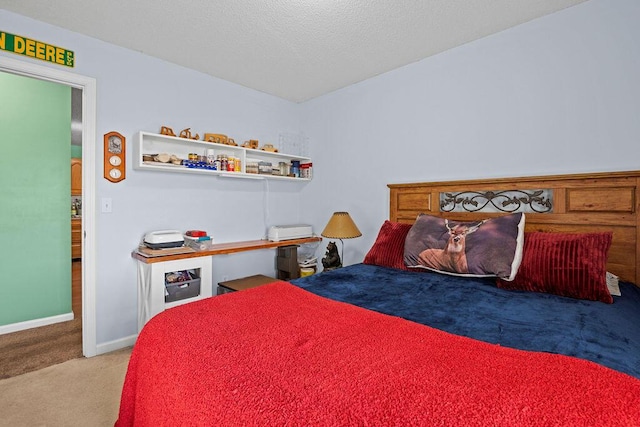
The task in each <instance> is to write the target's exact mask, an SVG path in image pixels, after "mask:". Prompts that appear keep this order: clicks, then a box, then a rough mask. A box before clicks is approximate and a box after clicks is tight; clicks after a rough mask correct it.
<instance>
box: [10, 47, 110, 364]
mask: <svg viewBox="0 0 640 427" xmlns="http://www.w3.org/2000/svg"><path fill="white" fill-rule="evenodd" d="M0 72H7V73H12V74H17V75H22V76H26V77H32V78H35V79H40V80H46V81H50V82H54V83H60V84H63V85H66V86H69V87H71V88H72V89H74V88H75V89H78V90H79V91H80V93H81V100H82V103H81V105H82V106H81V114H82V122H81V130H80V134H81V140H82V231H81V232H82V267H81V281H82V354H83V355H84V356H86V357H91V356H95V355H96V354H97V344H96V307H95V290H96V259H95V219H96V210H95V205H96V203H95V200H96V195H95V193H96V179H95V173H93V171H95V170H96V161H95V147H96V142H95V141H96V137H95V131H96V128H95V125H96V81H95V79H93V78H90V77H85V76H81V75H78V74H73V73H70V72H67V71H62V70H57V69H54V68H49V67H45V66H41V65H35V64H32V63H29V62H23V61H19V60H14V59H11V58H6V57H0Z"/></svg>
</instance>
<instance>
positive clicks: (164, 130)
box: [160, 126, 176, 136]
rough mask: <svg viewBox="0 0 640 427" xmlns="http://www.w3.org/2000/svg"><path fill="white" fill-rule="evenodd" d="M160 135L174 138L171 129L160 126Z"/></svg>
mask: <svg viewBox="0 0 640 427" xmlns="http://www.w3.org/2000/svg"><path fill="white" fill-rule="evenodd" d="M160 134H161V135H169V136H176V134H175V132H174V131H173V129H171V128H170V127H168V126H162V127H160Z"/></svg>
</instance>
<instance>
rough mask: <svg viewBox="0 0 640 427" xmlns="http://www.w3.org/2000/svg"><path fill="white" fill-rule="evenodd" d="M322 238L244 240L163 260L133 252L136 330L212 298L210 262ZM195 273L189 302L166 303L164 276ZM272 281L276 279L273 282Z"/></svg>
mask: <svg viewBox="0 0 640 427" xmlns="http://www.w3.org/2000/svg"><path fill="white" fill-rule="evenodd" d="M321 240H322V238H321V237H308V238H304V239H292V240H282V241H280V242H272V241H270V240H247V241H242V242H230V243H216V244H213V245H211V248H210V249H208V250H206V251H196V252H189V253H182V254H172V255H164V256H144V255H143V254H141V253H139V252H138V251H134V252H133V253H132V254H131V257H132V258H133V259H135V260H136V261H137V264H138V330H141V329H142V327H143V326H144V325H145V323H147V321H149V319H151V318H152V317H153V316H155V315H156V314H158V313H160V312H162V311H164V310H165V309H167V308H171V307H175V306H177V305H181V304H186V303H189V302H193V301H197V300H200V299H204V298H208V297H210V296H212V288H213V286H212V285H213V278H212V264H213V262H212V258H213V257H214V256H216V255H226V254H233V253H238V252H246V251H254V250H258V249H272V248H280V247H283V246H292V245H302V244H304V243H313V242H319V241H321ZM183 270H197V271H199V273H200V275H199V277H200V292H199V295H196V296H194V297H191V298H186V299H182V300H179V301H173V302H165V274H166V273H170V272H174V271H183ZM274 280H275V279H274Z"/></svg>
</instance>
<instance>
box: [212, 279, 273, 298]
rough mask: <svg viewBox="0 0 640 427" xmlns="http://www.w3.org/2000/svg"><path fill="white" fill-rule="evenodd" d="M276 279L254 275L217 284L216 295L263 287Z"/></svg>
mask: <svg viewBox="0 0 640 427" xmlns="http://www.w3.org/2000/svg"><path fill="white" fill-rule="evenodd" d="M276 280H278V279H274V278H273V277H269V276H263V275H262V274H256V275H255V276H248V277H242V278H240V279H235V280H228V281H226V282H219V283H218V295H221V294H225V293H227V292H233V291H243V290H245V289H251V288H255V287H256V286H260V285H265V284H267V283H271V282H275V281H276Z"/></svg>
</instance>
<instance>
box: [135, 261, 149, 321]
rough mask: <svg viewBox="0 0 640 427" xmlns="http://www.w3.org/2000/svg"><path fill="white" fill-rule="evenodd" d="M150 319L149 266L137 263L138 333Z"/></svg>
mask: <svg viewBox="0 0 640 427" xmlns="http://www.w3.org/2000/svg"><path fill="white" fill-rule="evenodd" d="M150 318H151V264H145V263H143V262H138V332H140V330H141V329H142V327H143V326H144V324H145V323H147V320H149V319H150Z"/></svg>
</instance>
